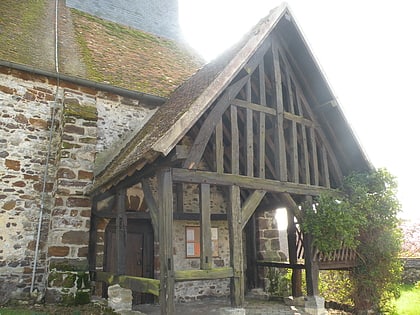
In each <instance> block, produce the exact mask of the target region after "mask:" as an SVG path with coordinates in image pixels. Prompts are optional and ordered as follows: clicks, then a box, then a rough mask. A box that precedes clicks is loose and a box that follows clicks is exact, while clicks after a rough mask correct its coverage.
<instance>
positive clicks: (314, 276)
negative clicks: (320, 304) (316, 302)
mask: <svg viewBox="0 0 420 315" xmlns="http://www.w3.org/2000/svg"><path fill="white" fill-rule="evenodd" d="M306 200H307V202H310V203H312V197H310V196H307V197H306ZM309 211H310V210H309ZM303 246H304V249H305V272H306V274H305V276H306V291H307V293H308V296H316V295H319V289H318V287H319V285H318V278H319V268H318V262H317V261H315V260H314V259H313V256H314V255H313V247H312V236H311V235H310V234H304V235H303Z"/></svg>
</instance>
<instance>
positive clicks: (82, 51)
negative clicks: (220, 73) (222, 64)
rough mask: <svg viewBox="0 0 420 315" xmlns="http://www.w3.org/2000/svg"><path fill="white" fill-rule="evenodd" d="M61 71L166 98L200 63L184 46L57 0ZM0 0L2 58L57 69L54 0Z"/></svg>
mask: <svg viewBox="0 0 420 315" xmlns="http://www.w3.org/2000/svg"><path fill="white" fill-rule="evenodd" d="M59 3H60V6H59V23H58V34H59V35H58V39H59V46H58V51H59V58H58V59H59V71H60V73H63V74H66V75H69V76H75V77H81V78H84V79H87V80H91V81H94V82H99V83H105V84H110V85H113V86H117V87H121V88H126V89H130V90H134V91H138V92H142V93H146V94H152V95H155V96H160V97H167V96H168V95H169V94H170V93H171V92H172V91H173V90H175V89H176V88H177V87H178V86H179V85H180V84H181V83H182V82H184V81H185V80H186V79H187V78H189V77H190V76H191V75H192V74H193V73H195V72H196V71H197V69H198V68H200V67H201V66H202V65H203V63H204V62H203V60H202V59H201V58H200V57H199V56H198V55H197V54H196V53H194V52H193V51H192V49H191V48H189V47H187V46H186V45H182V44H178V43H176V42H174V41H171V40H168V39H165V38H161V37H157V36H154V35H152V34H149V33H145V32H141V31H138V30H135V29H132V28H129V27H125V26H122V25H119V24H117V23H114V22H110V21H107V20H104V19H100V18H97V17H94V16H91V15H89V14H86V13H82V12H80V11H77V10H75V9H69V8H67V7H65V5H64V1H59ZM29 4H30V5H28V2H26V1H15V0H1V1H0V16H1V19H0V59H3V60H6V61H11V62H15V63H18V64H24V65H28V66H31V67H34V68H37V69H40V70H46V71H51V72H54V71H55V63H54V60H55V57H54V50H55V35H54V26H55V1H49V0H40V1H31V2H30V3H29Z"/></svg>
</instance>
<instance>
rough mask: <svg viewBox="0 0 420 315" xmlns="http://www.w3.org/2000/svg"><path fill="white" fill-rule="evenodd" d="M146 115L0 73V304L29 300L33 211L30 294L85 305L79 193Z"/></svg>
mask: <svg viewBox="0 0 420 315" xmlns="http://www.w3.org/2000/svg"><path fill="white" fill-rule="evenodd" d="M57 91H58V93H57V94H58V98H57V101H55V95H56V92H57ZM154 110H155V108H154V107H150V106H143V104H139V102H138V101H136V100H133V99H129V98H125V97H122V96H118V95H115V94H110V93H107V92H101V91H97V90H95V89H91V88H88V87H83V86H78V85H75V84H72V83H69V82H63V81H61V82H60V88H59V89H58V90H57V88H56V80H55V79H54V78H48V77H45V76H42V75H35V74H29V73H27V72H24V71H18V70H13V69H10V68H7V67H3V68H0V304H3V303H5V302H7V301H9V300H12V299H22V298H25V297H26V298H29V291H30V287H31V282H32V271H33V267H34V261H35V249H36V243H37V241H36V240H37V231H38V220H39V217H40V213H41V208H43V220H42V224H41V233H40V242H39V251H38V253H39V255H38V259H37V268H36V272H35V281H34V289H35V292H41V294H40V295H39V296H40V297H41V296H42V295H43V294H42V293H44V292H46V299H47V301H49V302H66V303H73V302H80V301H83V300H86V297H87V296H88V292H89V281H88V263H87V255H88V242H89V228H90V209H91V204H90V198H89V197H88V196H86V195H85V192H86V189H87V188H88V187H90V186H91V185H92V181H93V170H94V163H95V158H96V156H97V154H98V153H99V152H100V151H102V150H104V149H107V148H109V147H110V144H111V143H112V142H113V141H116V142H121V141H119V140H120V139H122V138H124V137H125V134H126V133H129V132H132V131H133V130H134V129H135V128H138V126H140V125H142V124H143V123H144V121H145V120H147V119H148V118H149V117H150V116H151V114H152V113H153V112H154ZM53 113H54V114H55V117H54V121H52V116H53V115H52V114H53ZM52 124H53V126H54V131H53V133H52V137H51V139H52V141H51V153H50V158H49V165H48V175H47V177H46V179H47V180H46V182H45V188H46V190H45V191H46V192H45V194H42V190H43V185H44V184H43V179H44V171H45V164H46V156H47V151H48V147H49V138H50V130H51V129H50V128H51V126H52ZM43 196H44V198H42V197H43ZM41 200H43V202H42V201H41ZM47 270H49V274H48V278H47ZM76 300H78V301H76Z"/></svg>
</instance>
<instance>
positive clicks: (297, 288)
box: [287, 208, 302, 297]
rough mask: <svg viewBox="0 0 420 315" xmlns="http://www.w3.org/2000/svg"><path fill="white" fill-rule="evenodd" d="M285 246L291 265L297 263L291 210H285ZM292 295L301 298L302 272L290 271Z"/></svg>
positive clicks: (295, 238)
mask: <svg viewBox="0 0 420 315" xmlns="http://www.w3.org/2000/svg"><path fill="white" fill-rule="evenodd" d="M287 244H288V248H289V261H290V264H291V265H296V264H297V262H298V253H297V237H296V224H295V215H294V211H293V209H289V208H287ZM292 295H293V297H298V296H302V271H301V270H300V269H293V271H292Z"/></svg>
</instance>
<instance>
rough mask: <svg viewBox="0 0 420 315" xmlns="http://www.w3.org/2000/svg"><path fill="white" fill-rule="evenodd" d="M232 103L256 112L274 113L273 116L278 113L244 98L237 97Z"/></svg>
mask: <svg viewBox="0 0 420 315" xmlns="http://www.w3.org/2000/svg"><path fill="white" fill-rule="evenodd" d="M264 95H265V91H264ZM230 103H231V104H233V105H236V106H238V107H242V108H246V109H251V110H253V111H256V112H260V113H264V114H268V115H272V116H275V115H276V110H275V109H273V108H271V107H267V106H262V105H259V104H255V103H252V102H250V101H244V100H239V99H236V98H235V99H233V100H232V101H231V102H230ZM290 119H292V118H290Z"/></svg>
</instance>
